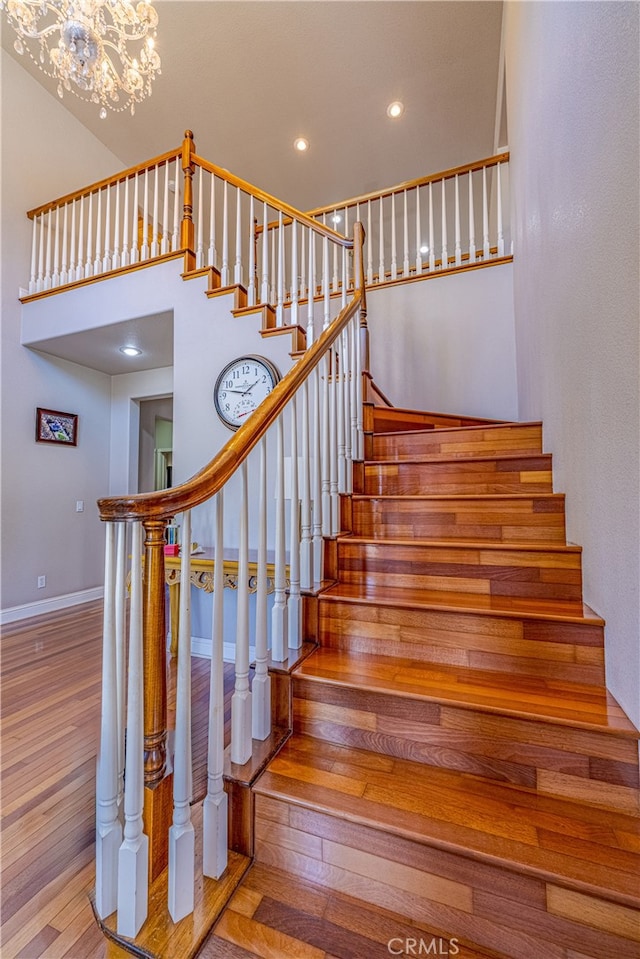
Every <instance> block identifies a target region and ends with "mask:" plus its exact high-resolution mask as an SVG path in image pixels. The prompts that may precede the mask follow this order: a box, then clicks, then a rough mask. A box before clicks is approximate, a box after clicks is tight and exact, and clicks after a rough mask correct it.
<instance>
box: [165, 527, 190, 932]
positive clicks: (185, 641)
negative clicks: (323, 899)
mask: <svg viewBox="0 0 640 959" xmlns="http://www.w3.org/2000/svg"><path fill="white" fill-rule="evenodd" d="M174 743H175V751H174V757H173V825H172V826H171V828H170V829H169V900H168V904H169V913H170V914H171V918H172V919H173V921H174V922H179V921H180V920H181V919H183V918H184V916H187V915H189V913H190V912H193V907H194V893H195V889H194V880H195V833H194V829H193V823H192V822H191V809H190V800H191V510H185V512H184V513H183V514H182V560H181V564H180V631H179V640H178V678H177V684H176V728H175V740H174Z"/></svg>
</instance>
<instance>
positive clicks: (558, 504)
mask: <svg viewBox="0 0 640 959" xmlns="http://www.w3.org/2000/svg"><path fill="white" fill-rule="evenodd" d="M351 531H352V532H353V533H354V534H355V535H356V536H363V537H371V538H376V539H384V538H388V539H437V538H439V537H445V538H446V539H457V540H461V541H466V542H470V541H475V540H479V541H484V542H493V543H558V544H561V545H562V544H564V543H565V541H566V540H565V522H564V499H563V497H558V498H553V499H545V498H543V497H540V498H537V499H536V498H535V497H531V498H530V499H527V500H525V501H524V502H518V501H517V500H509V499H505V500H499V501H497V502H495V501H488V502H484V503H483V502H482V501H478V500H475V501H473V502H468V501H465V500H462V499H459V500H452V501H449V500H435V501H434V500H424V499H421V500H411V499H402V498H398V499H395V500H391V501H389V500H387V499H374V498H372V499H369V500H361V499H355V500H353V502H352V530H351Z"/></svg>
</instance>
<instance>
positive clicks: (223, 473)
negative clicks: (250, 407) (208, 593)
mask: <svg viewBox="0 0 640 959" xmlns="http://www.w3.org/2000/svg"><path fill="white" fill-rule="evenodd" d="M363 243H364V228H363V226H362V224H361V223H356V224H354V240H353V241H351V244H352V246H353V247H354V250H355V251H356V253H357V262H356V263H355V264H354V275H355V278H356V283H357V287H356V290H355V292H354V296H353V298H352V299H351V301H350V302H349V303H347V305H346V306H345V307H344V309H343V310H342V311H341V312H340V313H339V314H338V316H337V317H336V318H335V320H334V321H333V322H332V323H331V324H330V326H328V327H327V329H326V330H324V331H323V332H322V334H321V335H320V336H319V337H318V339H317V340H316V341H315V343H314V344H313V345H312V346H311V347H310V348H309V349H308V350H307V351H306V352H305V353H304V355H303V356H302V357H301V358H300V360H298V362H297V363H296V364H295V366H293V367H292V368H291V369H290V370H289V372H288V373H287V374H286V375H285V376H284V377H283V378H282V380H281V381H280V382H279V383H278V384H277V386H276V387H275V388H274V389H273V390H272V392H271V393H270V394H269V396H267V397H266V399H264V400H263V401H262V403H261V404H260V407H259V409H258V410H256V412H255V413H254V415H253V416H252V417H251V418H250V419H248V420H247V421H246V422H245V423H243V425H242V426H241V427H240V429H239V430H238V431H237V433H235V434H234V435H233V436H232V437H231V439H230V440H229V441H228V442H227V443H226V444H225V445H224V446H223V448H222V449H221V450H220V451H219V452H218V453H217V454H216V455H215V456H214V458H213V459H212V460H211V461H210V463H208V465H207V466H205V467H204V468H203V469H201V470H200V471H199V472H198V473H196V474H195V476H192V477H191V479H189V480H187V481H186V482H185V483H182V484H181V485H180V486H174V487H173V488H172V489H169V490H159V491H157V492H154V493H134V494H131V495H129V496H120V497H105V498H102V499H99V500H98V509H99V512H100V519H101V520H103V521H109V520H111V521H114V520H128V521H132V520H144V521H149V520H153V519H156V520H159V519H166V518H167V517H170V516H174V515H175V514H177V513H181V512H183V511H184V510H188V509H192V508H193V507H194V506H199V505H200V504H201V503H204V502H205V501H206V500H208V499H209V498H210V497H211V496H213V495H215V493H217V492H218V490H220V489H221V488H222V487H223V486H224V484H225V483H226V482H227V480H228V479H229V477H230V476H231V475H232V474H233V473H234V472H235V470H236V469H237V467H238V466H239V465H240V464H241V463H242V462H243V460H245V459H246V458H247V456H248V455H249V453H250V452H251V450H252V449H253V448H254V446H256V444H257V443H258V442H259V441H260V440H261V439H262V437H263V436H264V434H265V433H266V432H267V430H268V429H269V427H270V426H271V425H272V423H274V422H275V421H276V420H277V418H278V417H279V416H280V414H281V413H282V411H283V410H284V408H285V406H286V405H287V403H288V402H289V400H290V399H291V397H292V395H293V394H294V393H295V392H296V391H297V390H298V388H299V387H300V386H301V385H302V383H304V381H305V380H306V379H307V377H308V376H309V375H310V373H311V372H312V371H313V370H314V369H315V367H316V366H317V365H318V363H319V362H320V360H321V358H322V357H323V356H324V355H325V353H326V351H327V350H328V349H329V348H330V347H331V346H332V345H333V343H335V341H336V340H337V339H338V337H339V336H340V334H341V333H342V331H343V329H344V328H345V327H346V325H347V323H348V322H349V321H350V320H351V319H352V317H353V316H354V315H355V313H356V311H357V310H358V308H362V310H363V315H364V316H365V317H366V299H365V291H364V273H363V262H362V246H363ZM364 358H365V360H364V362H365V366H364V369H368V356H367V351H366V349H365V351H364Z"/></svg>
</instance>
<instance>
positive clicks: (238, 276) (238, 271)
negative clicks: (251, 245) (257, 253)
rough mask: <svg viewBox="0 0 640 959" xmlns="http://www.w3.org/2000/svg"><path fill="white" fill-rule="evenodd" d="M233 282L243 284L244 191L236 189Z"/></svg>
mask: <svg viewBox="0 0 640 959" xmlns="http://www.w3.org/2000/svg"><path fill="white" fill-rule="evenodd" d="M233 282H234V283H237V284H241V283H242V191H241V190H239V189H237V188H236V262H235V266H234V270H233Z"/></svg>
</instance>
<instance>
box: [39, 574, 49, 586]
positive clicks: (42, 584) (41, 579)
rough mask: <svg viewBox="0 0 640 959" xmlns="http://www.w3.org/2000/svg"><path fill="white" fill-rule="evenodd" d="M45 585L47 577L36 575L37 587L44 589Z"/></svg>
mask: <svg viewBox="0 0 640 959" xmlns="http://www.w3.org/2000/svg"><path fill="white" fill-rule="evenodd" d="M46 585H47V577H46V576H38V589H44V587H45V586H46Z"/></svg>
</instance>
